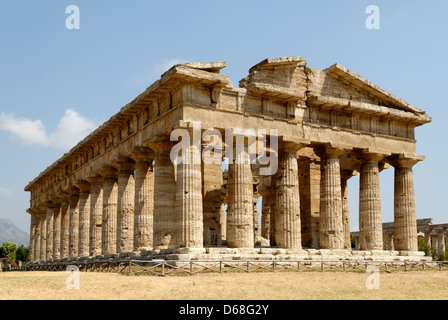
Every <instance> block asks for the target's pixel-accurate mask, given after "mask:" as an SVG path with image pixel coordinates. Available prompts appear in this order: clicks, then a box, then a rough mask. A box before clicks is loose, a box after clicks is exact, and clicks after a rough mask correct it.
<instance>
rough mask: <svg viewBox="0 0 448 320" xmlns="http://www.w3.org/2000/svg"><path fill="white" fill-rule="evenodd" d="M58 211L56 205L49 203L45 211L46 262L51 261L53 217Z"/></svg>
mask: <svg viewBox="0 0 448 320" xmlns="http://www.w3.org/2000/svg"><path fill="white" fill-rule="evenodd" d="M57 209H58V207H57V205H56V204H54V203H51V204H50V205H49V206H48V209H47V218H46V219H47V222H46V223H47V247H46V260H53V259H54V257H53V227H54V215H55V213H56V210H57Z"/></svg>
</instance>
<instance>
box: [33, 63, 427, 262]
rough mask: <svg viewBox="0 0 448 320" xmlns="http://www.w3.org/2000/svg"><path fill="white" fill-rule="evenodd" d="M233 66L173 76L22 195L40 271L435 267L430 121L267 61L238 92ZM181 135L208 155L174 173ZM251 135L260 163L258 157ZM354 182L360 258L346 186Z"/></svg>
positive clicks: (301, 67) (389, 100)
mask: <svg viewBox="0 0 448 320" xmlns="http://www.w3.org/2000/svg"><path fill="white" fill-rule="evenodd" d="M225 66H226V64H225V63H224V62H213V63H205V62H201V63H186V64H180V65H176V66H173V67H172V68H171V69H170V70H168V71H167V72H166V73H164V74H163V75H162V76H161V78H160V79H159V80H158V81H156V82H155V83H153V84H152V85H151V86H150V87H148V88H147V89H146V90H145V91H144V92H143V93H142V94H140V95H139V96H138V97H137V98H135V99H134V100H133V101H132V102H130V103H129V104H127V105H126V106H125V107H123V108H122V109H121V110H120V111H119V112H118V113H117V114H115V115H114V116H113V117H111V118H110V119H109V120H108V121H107V122H105V123H104V124H103V125H101V126H100V127H99V128H98V129H97V130H95V131H94V132H93V133H91V134H90V135H89V136H88V137H86V138H85V139H84V140H82V141H81V142H79V143H78V144H77V145H76V146H75V147H74V148H72V149H71V150H70V151H69V152H68V153H66V154H65V155H64V156H63V157H62V158H60V159H59V160H57V161H56V162H55V163H53V164H52V165H51V166H50V167H48V168H47V169H46V170H45V171H44V172H42V173H41V174H40V175H39V176H38V177H37V178H35V179H34V180H33V181H32V182H30V183H29V184H28V185H27V186H26V188H25V190H26V191H29V192H30V193H31V201H30V209H29V210H28V213H29V214H30V216H31V228H30V259H31V261H32V262H34V263H39V262H48V261H50V262H51V261H70V260H73V259H115V258H123V257H133V258H139V257H142V258H143V257H144V258H146V259H232V258H236V259H243V258H247V259H291V258H297V259H323V258H331V259H361V260H362V259H366V257H367V256H369V257H371V259H391V260H393V259H414V260H421V259H426V258H427V257H423V253H422V252H418V247H417V219H416V211H415V199H414V182H413V167H414V165H415V164H417V163H418V162H419V161H422V160H424V157H423V156H421V155H417V154H416V138H415V132H414V131H415V128H416V127H418V126H421V125H423V124H426V123H429V122H431V118H430V117H429V116H427V115H426V114H425V112H424V111H422V110H420V109H417V108H416V107H414V106H412V105H410V104H408V103H407V102H405V101H403V100H401V99H400V98H398V97H396V96H394V95H392V94H390V93H388V92H386V91H385V90H383V89H381V88H380V87H378V86H376V85H374V84H373V83H371V82H369V81H367V80H366V79H364V78H362V77H361V76H359V75H357V74H355V73H354V72H352V71H350V70H348V69H347V68H345V67H343V66H341V65H339V64H335V65H333V66H331V67H329V68H327V69H325V70H318V69H314V68H310V67H308V66H307V64H306V61H305V59H304V58H303V57H286V58H276V59H266V60H264V61H262V62H260V63H258V64H257V65H255V66H254V67H252V68H251V69H250V70H249V74H248V76H247V77H246V78H244V79H242V80H241V81H240V83H239V87H235V86H234V85H233V84H232V83H231V82H230V80H229V77H228V76H225V75H223V74H221V70H222V69H223V68H225ZM197 124H200V128H199V129H198V127H197ZM179 129H181V130H183V131H182V132H187V133H188V134H189V136H190V135H191V136H194V134H195V130H196V131H197V130H199V136H200V139H199V141H200V143H199V145H196V148H191V154H190V152H184V150H183V152H182V155H181V156H182V157H185V158H188V159H191V158H190V156H191V157H198V156H199V158H200V161H199V162H198V161H179V162H177V161H173V159H172V152H173V148H175V147H176V145H177V143H178V141H177V140H173V132H176V130H179ZM211 129H212V130H211ZM207 132H208V133H210V132H214V133H215V135H207V134H206V133H207ZM253 132H255V133H256V134H257V136H256V138H257V137H258V139H255V141H256V145H257V146H258V147H257V148H258V149H257V150H259V149H262V147H264V148H265V149H266V150H267V152H266V153H265V154H264V155H263V156H261V157H260V156H259V154H258V153H257V154H256V155H257V156H256V157H252V156H251V153H250V147H251V144H250V141H251V139H252V141H253V136H251V134H250V133H253ZM260 132H261V135H258V134H259V133H260ZM210 136H213V139H206V138H205V137H210ZM218 138H222V139H221V140H220V139H218ZM238 139H240V140H238ZM183 140H184V138H182V141H183ZM237 140H238V141H240V142H241V141H243V142H244V143H243V147H240V148H238V147H236V146H238V143H236V142H235V143H234V141H237ZM273 141H274V142H277V143H274V142H273ZM189 142H191V141H189ZM260 143H261V144H262V146H261V147H260ZM210 146H213V148H211V149H210V148H209V147H210ZM275 146H277V147H276V148H275ZM205 150H208V151H209V152H204V151H205ZM221 150H225V151H226V152H221ZM229 151H230V152H229ZM227 152H229V153H227ZM207 157H209V158H210V159H209V160H214V161H205V160H207V159H208V158H207ZM216 160H217V161H216ZM267 160H269V161H267ZM273 164H275V166H274V167H275V169H276V170H273V171H272V172H271V173H270V174H269V173H268V174H266V172H263V171H266V170H264V169H266V168H267V167H272V166H273ZM389 166H391V167H393V170H395V181H394V183H395V193H394V199H395V200H394V221H393V226H392V229H393V234H394V237H393V242H394V243H393V244H394V245H393V248H392V247H390V248H385V246H384V234H383V225H382V215H381V197H380V175H381V172H382V170H383V169H385V168H388V167H389ZM391 169H392V168H391ZM357 174H358V175H359V177H360V185H359V190H360V193H359V234H358V248H357V249H358V250H352V248H351V244H350V225H349V210H348V188H347V181H348V180H349V179H350V178H351V177H353V176H354V175H357ZM260 201H261V203H260ZM260 207H261V210H259V208H260ZM372 256H373V257H374V258H372Z"/></svg>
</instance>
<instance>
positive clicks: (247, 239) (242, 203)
mask: <svg viewBox="0 0 448 320" xmlns="http://www.w3.org/2000/svg"><path fill="white" fill-rule="evenodd" d="M229 162H230V163H229V177H228V189H229V203H228V210H227V244H228V246H229V248H253V247H254V245H255V243H254V220H253V177H252V170H251V166H250V162H249V154H248V150H247V146H244V148H238V147H235V148H234V149H233V159H231V161H229Z"/></svg>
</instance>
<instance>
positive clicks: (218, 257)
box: [31, 247, 432, 265]
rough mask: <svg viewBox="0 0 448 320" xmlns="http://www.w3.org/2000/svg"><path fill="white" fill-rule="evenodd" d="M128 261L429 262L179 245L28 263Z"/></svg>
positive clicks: (401, 254) (416, 257)
mask: <svg viewBox="0 0 448 320" xmlns="http://www.w3.org/2000/svg"><path fill="white" fill-rule="evenodd" d="M128 260H142V261H154V260H172V261H232V260H241V261H273V260H275V261H307V260H309V261H348V262H356V261H360V262H362V261H378V262H384V261H387V262H389V261H390V262H394V261H397V262H399V261H410V262H426V261H432V258H431V257H427V256H425V253H424V252H421V251H393V250H392V251H389V250H370V251H361V250H353V251H352V250H344V249H341V250H330V249H310V248H304V249H281V248H274V247H270V248H238V249H235V248H228V247H208V248H179V249H162V250H151V251H142V252H128V253H120V254H107V255H103V256H96V257H82V258H70V259H58V260H54V261H45V262H35V263H31V264H35V265H39V264H53V263H54V264H57V263H73V264H76V263H77V262H79V263H86V262H87V263H88V262H107V261H128Z"/></svg>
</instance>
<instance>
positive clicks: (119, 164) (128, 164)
mask: <svg viewBox="0 0 448 320" xmlns="http://www.w3.org/2000/svg"><path fill="white" fill-rule="evenodd" d="M111 165H112V167H114V168H115V169H117V170H118V171H134V170H135V161H134V160H132V159H131V158H128V157H124V156H118V157H116V158H115V159H114V160H113V161H112V164H111Z"/></svg>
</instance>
